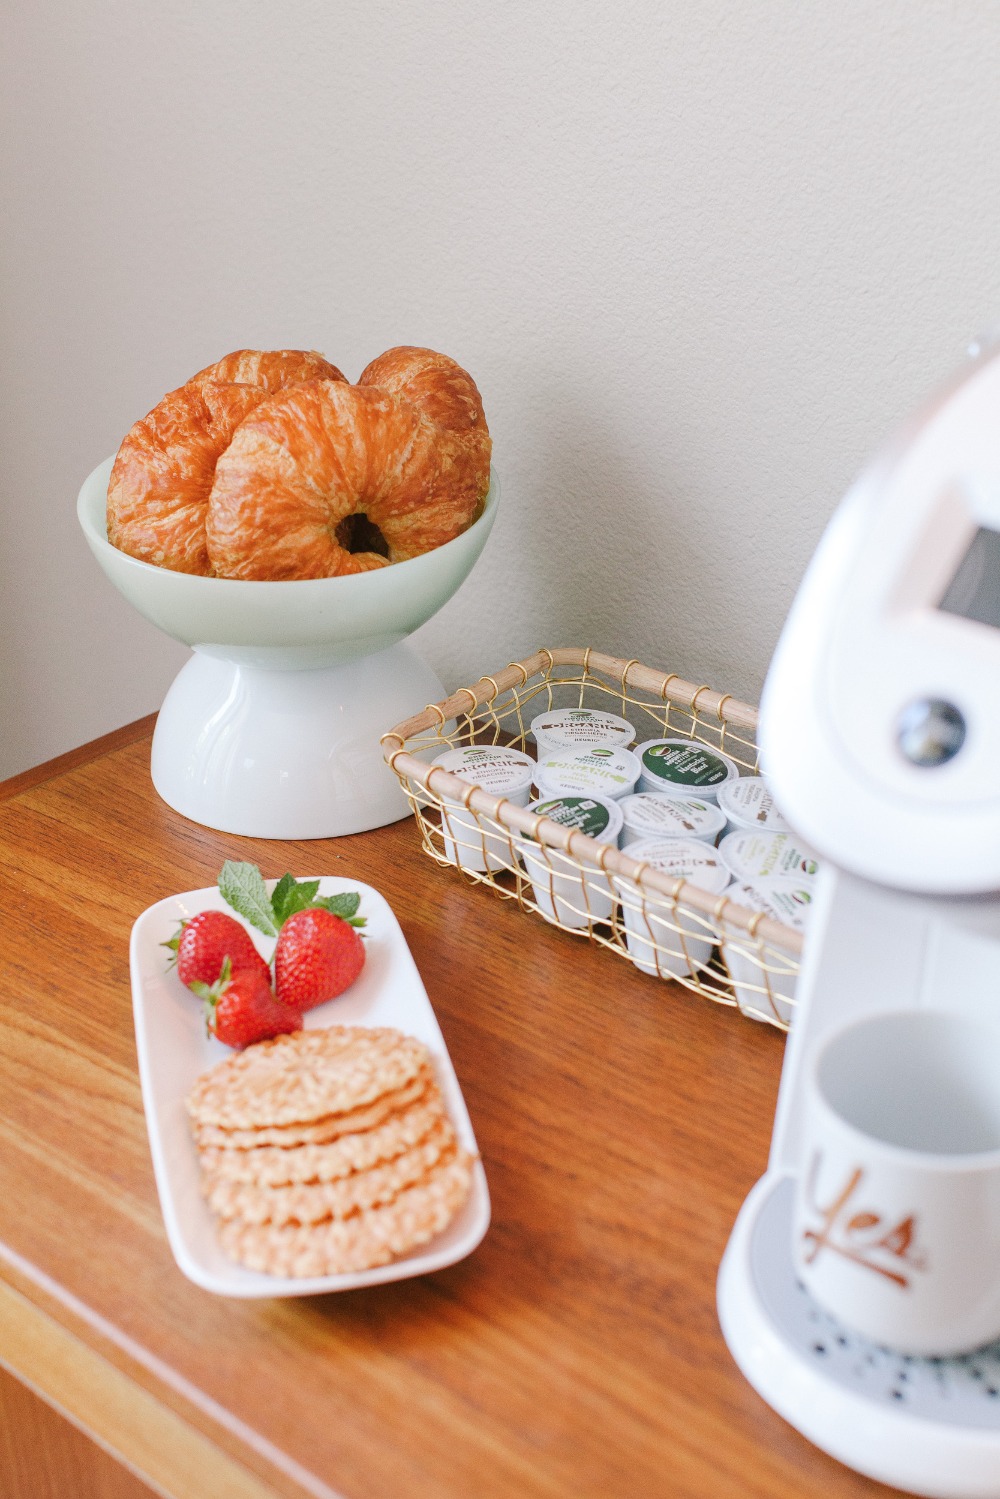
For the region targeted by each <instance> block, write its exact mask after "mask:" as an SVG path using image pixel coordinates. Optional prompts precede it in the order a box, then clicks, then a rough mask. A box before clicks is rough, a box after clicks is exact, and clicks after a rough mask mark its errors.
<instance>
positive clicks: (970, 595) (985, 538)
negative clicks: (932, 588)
mask: <svg viewBox="0 0 1000 1499" xmlns="http://www.w3.org/2000/svg"><path fill="white" fill-rule="evenodd" d="M938 607H939V608H940V609H944V610H945V612H946V613H948V614H959V615H961V617H962V618H963V619H975V620H978V621H979V623H980V624H983V625H992V626H993V628H994V629H995V630H1000V531H988V530H987V529H986V527H985V526H980V528H979V530H978V531H977V532H976V534H975V536H974V537H973V538H972V545H971V546H970V547H969V550H968V551H967V552H966V554H965V556H964V557H963V558H962V560H961V562H960V563H959V565H958V571H957V572H956V573H955V576H954V577H953V578H952V580H951V582H950V583H949V584H948V587H947V590H946V592H945V595H944V598H943V599H942V600H941V603H940V604H939V605H938Z"/></svg>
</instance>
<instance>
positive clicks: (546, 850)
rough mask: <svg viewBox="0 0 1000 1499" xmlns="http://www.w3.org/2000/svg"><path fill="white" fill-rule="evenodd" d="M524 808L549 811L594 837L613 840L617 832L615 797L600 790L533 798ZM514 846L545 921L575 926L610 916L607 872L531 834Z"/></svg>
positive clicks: (611, 899) (619, 817)
mask: <svg viewBox="0 0 1000 1499" xmlns="http://www.w3.org/2000/svg"><path fill="white" fill-rule="evenodd" d="M528 811H529V812H536V813H538V815H539V816H541V817H551V818H552V820H553V822H557V823H559V825H560V827H564V828H572V829H574V830H576V831H578V832H581V833H586V835H587V837H588V838H593V839H594V840H595V842H597V843H610V844H615V843H617V841H618V834H619V833H620V832H621V826H622V814H621V810H620V808H619V806H618V803H617V802H611V801H607V800H605V798H603V797H599V796H559V797H550V798H547V799H543V800H542V801H537V802H532V803H531V804H530V805H529V807H528ZM518 852H519V853H520V855H521V858H522V860H523V861H524V868H525V871H526V873H527V876H528V878H529V880H530V881H531V888H532V890H533V892H534V896H535V900H536V901H537V903H538V908H539V910H540V911H541V913H542V915H543V916H544V917H545V919H546V921H554V922H558V923H559V924H560V925H561V926H568V927H573V928H579V927H585V926H588V925H589V924H590V922H591V921H609V920H610V918H611V913H612V911H613V910H614V907H615V896H614V894H613V892H612V889H611V884H610V881H609V879H608V876H607V875H606V874H602V873H601V871H600V870H599V869H592V868H591V867H590V866H589V865H587V864H578V863H577V861H576V860H575V859H574V858H573V856H572V855H571V854H564V853H563V852H562V850H561V849H558V848H550V847H549V846H548V844H544V843H539V842H536V841H535V840H534V839H532V838H521V839H519V841H518Z"/></svg>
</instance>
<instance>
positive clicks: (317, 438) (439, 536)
mask: <svg viewBox="0 0 1000 1499" xmlns="http://www.w3.org/2000/svg"><path fill="white" fill-rule="evenodd" d="M490 448H491V444H490V434H489V431H488V429H487V426H486V418H485V416H484V414H483V403H482V400H481V399H480V395H479V391H478V390H477V389H476V386H475V383H474V381H473V380H472V377H471V376H470V375H468V374H467V373H466V371H465V370H463V369H462V368H461V366H460V365H458V364H456V363H455V361H454V360H453V359H449V358H448V357H447V356H446V355H444V354H436V353H434V352H433V351H432V350H430V349H416V348H397V349H389V350H388V352H387V353H385V354H382V355H380V356H379V358H378V359H375V360H373V361H372V363H371V364H369V365H368V367H367V369H366V370H365V371H364V373H363V374H362V376H361V378H360V380H358V382H357V384H356V385H352V384H351V383H350V382H349V381H348V380H347V379H346V378H345V376H344V375H342V374H341V372H340V370H338V369H337V368H336V367H335V366H334V365H332V364H330V363H329V361H328V360H326V359H324V357H323V356H322V355H321V354H316V353H309V352H303V351H301V350H298V349H278V350H274V351H269V352H261V351H259V350H255V349H240V350H238V351H237V352H236V353H234V354H229V355H227V356H226V358H225V359H220V360H219V362H218V363H217V364H213V365H210V366H209V367H208V369H204V370H201V371H200V373H199V374H197V375H195V376H194V377H193V378H192V379H191V380H189V381H188V382H187V384H186V385H182V386H181V388H180V389H179V390H174V391H171V392H170V394H169V395H167V396H164V398H163V400H162V401H161V402H160V403H159V405H158V406H156V407H155V408H154V410H152V411H151V412H150V413H149V415H148V416H146V417H143V419H142V421H139V422H136V424H135V426H134V427H133V428H132V429H131V431H130V432H129V433H128V435H127V437H126V438H125V441H124V442H123V443H122V445H121V447H120V449H119V451H118V456H117V457H116V459H115V462H114V467H113V468H112V471H111V480H110V483H109V486H108V540H109V541H110V542H111V543H112V544H113V545H114V546H116V547H118V548H119V549H120V550H121V551H123V552H127V553H128V554H129V555H130V556H132V557H137V558H139V559H140V560H141V561H143V562H150V563H153V564H154V565H156V566H157V567H165V568H170V569H172V570H173V571H175V572H184V573H197V574H200V575H202V576H205V577H217V578H241V579H250V580H262V581H276V580H285V579H298V578H333V577H338V576H340V575H342V574H344V573H357V572H366V571H369V570H370V569H372V568H377V567H385V566H387V565H388V564H389V563H392V562H402V561H405V560H406V559H407V558H410V557H418V556H420V555H421V554H422V553H424V552H429V551H431V550H433V548H435V547H439V546H441V545H443V543H445V542H447V541H451V540H452V539H453V538H454V537H456V536H458V535H459V534H460V533H461V532H462V531H464V530H465V529H466V528H467V527H468V526H469V525H471V524H472V522H473V521H474V520H476V519H477V517H478V515H479V514H480V512H481V509H482V505H483V501H484V499H485V497H486V492H487V489H488V488H489V482H490Z"/></svg>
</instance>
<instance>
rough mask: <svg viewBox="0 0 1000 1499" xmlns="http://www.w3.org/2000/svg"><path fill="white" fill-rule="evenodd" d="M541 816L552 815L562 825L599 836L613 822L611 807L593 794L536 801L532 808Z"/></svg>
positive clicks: (591, 836)
mask: <svg viewBox="0 0 1000 1499" xmlns="http://www.w3.org/2000/svg"><path fill="white" fill-rule="evenodd" d="M531 810H532V811H533V812H537V813H538V814H539V815H540V816H541V817H551V818H552V821H553V822H557V823H559V825H560V827H564V828H573V829H574V830H575V831H577V832H580V833H586V834H587V836H588V838H599V837H600V835H601V834H602V833H604V832H606V831H607V829H608V827H609V825H610V823H611V809H610V808H609V807H607V806H605V805H604V803H603V802H599V801H595V800H594V798H593V797H592V796H563V797H558V798H555V799H553V800H551V801H547V802H536V803H535V805H534V806H533V807H532V809H531Z"/></svg>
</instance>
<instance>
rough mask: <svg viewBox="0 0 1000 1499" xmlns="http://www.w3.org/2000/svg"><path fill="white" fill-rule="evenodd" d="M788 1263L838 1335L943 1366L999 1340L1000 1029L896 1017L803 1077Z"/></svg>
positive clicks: (815, 1055) (830, 1053)
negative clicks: (837, 1325) (942, 1361)
mask: <svg viewBox="0 0 1000 1499" xmlns="http://www.w3.org/2000/svg"><path fill="white" fill-rule="evenodd" d="M803 1090H804V1091H803V1118H802V1135H801V1156H800V1168H799V1172H798V1175H797V1177H796V1189H795V1209H794V1214H793V1225H792V1232H793V1241H792V1253H793V1260H794V1268H795V1274H796V1276H797V1277H798V1278H799V1279H800V1280H801V1281H802V1282H803V1283H804V1284H805V1286H806V1288H807V1290H808V1291H809V1292H810V1294H811V1295H812V1296H813V1297H814V1298H815V1300H816V1301H817V1302H819V1304H820V1306H822V1307H824V1308H825V1310H826V1311H827V1312H829V1313H830V1314H831V1315H832V1316H833V1317H835V1318H836V1319H837V1320H838V1321H839V1322H841V1323H843V1324H844V1326H845V1327H847V1328H853V1330H854V1331H855V1332H858V1333H861V1334H862V1335H863V1336H864V1337H866V1338H871V1339H872V1340H873V1341H874V1342H875V1343H879V1344H881V1345H882V1346H883V1347H886V1348H893V1349H896V1350H898V1351H899V1352H900V1353H904V1354H913V1355H917V1356H923V1357H930V1358H945V1357H949V1356H952V1355H955V1354H963V1353H969V1352H971V1351H972V1350H973V1349H976V1348H980V1347H982V1346H983V1345H984V1344H986V1343H989V1342H992V1341H993V1340H994V1339H995V1338H997V1337H1000V1273H998V1269H997V1267H998V1265H1000V1026H998V1025H997V1023H996V1022H994V1021H991V1020H987V1019H980V1018H976V1017H974V1016H971V1015H968V1014H962V1013H960V1012H959V1011H957V1010H953V1011H947V1012H945V1011H934V1010H895V1011H891V1010H890V1011H885V1012H883V1013H882V1014H879V1015H870V1016H868V1017H866V1018H865V1019H863V1020H857V1021H855V1022H854V1023H853V1024H851V1025H848V1026H846V1027H845V1028H844V1029H842V1030H839V1031H837V1032H835V1033H834V1034H833V1035H830V1034H829V1033H828V1034H827V1036H826V1038H825V1039H823V1040H821V1041H820V1042H819V1043H818V1045H817V1046H816V1047H814V1050H813V1052H812V1054H811V1056H809V1057H808V1058H807V1060H806V1064H805V1071H804V1074H803Z"/></svg>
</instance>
